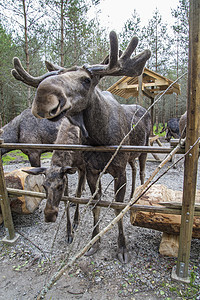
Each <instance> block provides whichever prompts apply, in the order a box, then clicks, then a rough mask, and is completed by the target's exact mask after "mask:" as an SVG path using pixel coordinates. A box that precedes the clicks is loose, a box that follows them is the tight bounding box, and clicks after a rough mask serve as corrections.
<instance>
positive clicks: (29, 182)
mask: <svg viewBox="0 0 200 300" xmlns="http://www.w3.org/2000/svg"><path fill="white" fill-rule="evenodd" d="M25 169H26V170H27V169H31V167H24V168H22V169H18V170H14V171H12V172H8V173H5V182H6V187H9V188H16V189H21V190H29V191H35V192H44V189H43V187H42V183H43V180H44V175H41V174H40V175H30V174H27V173H26V172H23V171H22V170H25ZM9 200H10V207H11V211H12V212H16V213H18V214H30V213H33V212H34V211H35V210H36V209H37V208H38V206H39V204H40V202H41V200H42V199H41V198H38V197H31V196H27V195H23V196H17V195H16V196H15V195H12V196H11V195H10V196H9Z"/></svg>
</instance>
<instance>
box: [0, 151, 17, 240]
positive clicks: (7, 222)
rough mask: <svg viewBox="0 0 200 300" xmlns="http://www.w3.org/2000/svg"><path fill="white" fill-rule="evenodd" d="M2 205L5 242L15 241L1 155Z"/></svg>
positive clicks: (0, 186)
mask: <svg viewBox="0 0 200 300" xmlns="http://www.w3.org/2000/svg"><path fill="white" fill-rule="evenodd" d="M0 204H1V211H2V215H3V220H4V227H5V230H6V238H5V240H14V239H15V230H14V225H13V220H12V214H11V209H10V202H9V198H8V193H7V190H6V184H5V180H4V172H3V166H2V159H1V155H0Z"/></svg>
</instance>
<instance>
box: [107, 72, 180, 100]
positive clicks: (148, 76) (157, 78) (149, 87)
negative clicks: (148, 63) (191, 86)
mask: <svg viewBox="0 0 200 300" xmlns="http://www.w3.org/2000/svg"><path fill="white" fill-rule="evenodd" d="M172 82H173V81H172V80H170V79H168V78H166V77H164V76H161V75H160V74H158V73H156V72H154V71H151V70H149V69H147V68H145V69H144V71H143V75H142V91H143V93H144V95H145V96H147V97H150V98H154V97H155V96H156V95H157V94H158V93H160V92H162V91H164V90H166V89H167V88H168V87H169V86H170V84H171V83H172ZM138 90H139V83H138V77H135V78H133V77H127V76H124V77H122V78H121V79H119V80H118V81H117V82H116V83H115V84H113V85H112V86H111V87H109V88H108V91H109V92H111V93H112V94H114V95H118V96H120V97H123V98H125V99H128V98H129V97H137V96H138ZM172 93H176V94H178V95H179V94H180V85H179V84H178V83H175V84H174V85H173V86H172V87H171V88H170V89H169V90H168V91H167V93H166V94H172Z"/></svg>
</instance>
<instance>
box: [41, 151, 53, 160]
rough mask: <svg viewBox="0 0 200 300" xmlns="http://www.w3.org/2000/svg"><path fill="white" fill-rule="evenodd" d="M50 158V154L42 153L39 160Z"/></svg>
mask: <svg viewBox="0 0 200 300" xmlns="http://www.w3.org/2000/svg"><path fill="white" fill-rule="evenodd" d="M51 157H52V152H45V153H42V155H41V159H48V158H49V159H51Z"/></svg>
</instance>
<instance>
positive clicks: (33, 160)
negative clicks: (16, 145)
mask: <svg viewBox="0 0 200 300" xmlns="http://www.w3.org/2000/svg"><path fill="white" fill-rule="evenodd" d="M26 154H27V153H26ZM27 155H28V159H29V162H30V164H31V167H41V161H40V154H39V153H37V152H34V151H33V153H31V154H27Z"/></svg>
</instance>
